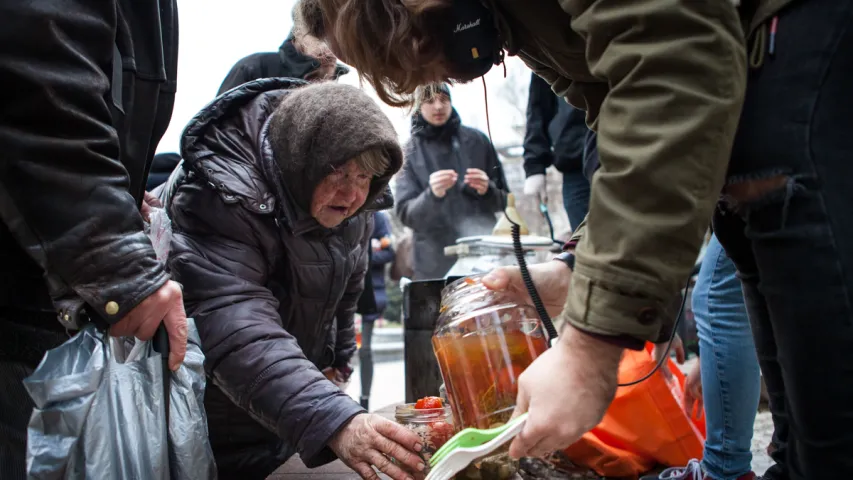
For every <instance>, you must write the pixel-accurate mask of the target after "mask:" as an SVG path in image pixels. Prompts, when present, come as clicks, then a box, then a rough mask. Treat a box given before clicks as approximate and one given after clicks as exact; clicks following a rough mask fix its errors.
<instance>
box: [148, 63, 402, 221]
mask: <svg viewBox="0 0 853 480" xmlns="http://www.w3.org/2000/svg"><path fill="white" fill-rule="evenodd" d="M305 85H307V83H306V82H304V81H302V80H296V79H293V78H265V79H259V80H255V81H252V82H248V83H245V84H243V85H241V86H240V87H238V88H235V89H233V90H230V91H228V92H227V93H225V94H223V95H221V96H219V97H217V98H216V99H214V100H213V101H212V102H211V103H210V104H208V105H207V106H206V107H205V108H203V109H202V110H201V111H200V112H199V113H198V114H196V116H195V117H194V118H193V119H192V120H191V121H190V122H189V124H188V125H187V127H186V128H185V129H184V133H183V135H182V137H181V156H182V157H183V160H184V161H183V164H182V165H183V170H184V171H186V172H187V173H188V174H191V175H198V176H199V177H201V178H202V179H204V180H205V181H206V182H207V183H208V185H209V186H210V187H211V188H213V189H215V190H216V191H218V192H219V194H220V195H221V197H222V199H223V201H225V202H226V203H241V204H242V205H243V206H244V207H245V208H247V209H248V210H250V211H252V212H255V213H258V214H269V215H273V214H274V215H276V218H278V219H280V220H282V221H283V222H284V223H285V224H286V226H288V227H289V228H290V229H291V230H292V231H294V232H296V231H300V232H302V231H307V230H311V229H314V228H319V224H318V223H317V222H316V221H315V220H314V219H313V218H312V217H311V216H310V214H309V213H308V212H307V211H306V210H305V209H304V208H300V206H299V205H298V203H297V202H296V200H295V196H296V195H293V193H295V192H290V191H289V190H290V184H288V185H285V184H284V182H283V178H285V176H284V175H282V174H281V173H283V172H281V173H279V165H278V164H279V162H278V161H276V160H275V159H274V158H273V153H272V149H271V148H270V142H269V139H268V138H267V135H268V124H269V120H270V118H271V116H272V115H273V113H274V112H275V111H276V108H277V107H278V106H279V104H280V103H281V102H282V100H283V99H284V98H286V97H288V96H289V95H291V94H293V93H294V92H297V91H299V89H300V87H304V86H305ZM324 85H325V84H324ZM306 88H307V87H306ZM349 88H353V87H349ZM365 98H366V97H365ZM368 100H369V99H368ZM377 109H378V107H377ZM307 117H311V115H307ZM304 118H306V115H305V112H301V111H300V112H298V113H297V114H296V118H294V119H291V120H293V121H294V123H297V124H301V122H299V120H300V119H304ZM385 121H386V122H387V121H388V120H387V118H386V119H385ZM361 122H362V123H359V124H358V126H359V127H362V126H364V118H362V119H361ZM389 124H390V122H389ZM354 129H355V128H354V127H351V128H350V129H348V130H347V133H348V134H350V135H352V136H353V138H354V139H356V138H360V139H364V138H365V137H366V136H368V135H369V134H368V133H367V132H370V131H371V130H370V129H369V128H362V129H361V130H362V131H364V132H365V134H363V135H358V134H357V133H353V132H352V130H354ZM312 138H313V137H312ZM336 138H340V137H336ZM305 142H308V140H304V142H303V143H305ZM318 143H320V144H324V145H332V144H335V142H333V141H332V140H330V139H328V138H327V139H324V141H321V142H318ZM391 150H393V149H391ZM399 151H400V149H399V146H397V152H398V153H399ZM389 157H391V159H390V164H391V165H390V167H389V172H388V173H387V174H386V175H385V176H383V177H381V178H377V179H375V180H374V182H373V183H372V184H371V192H370V196H369V197H368V199H367V201H366V202H365V206H364V207H362V210H368V211H372V210H384V209H387V208H390V207H391V206H392V205H393V197H392V195H391V191H390V188H389V187H388V181H389V180H390V177H391V175H393V173H394V172H396V171H397V170H398V169H399V168H400V167H401V166H402V154H398V155H396V156H395V155H389ZM287 158H288V161H285V164H286V165H287V166H288V167H287V168H288V172H289V173H290V174H291V175H295V174H297V173H300V174H301V172H303V171H306V170H312V169H311V168H309V167H311V166H312V165H313V161H312V159H311V158H309V157H300V156H292V155H288V157H287ZM175 178H176V175H173V179H172V180H170V183H173V182H174V181H176V180H175ZM288 183H290V182H288ZM315 185H316V184H315ZM170 187H172V188H167V189H166V192H167V193H165V195H164V196H165V198H166V199H168V198H169V197H170V196H171V194H172V192H173V191H174V186H173V185H171V186H170ZM312 193H313V190H312Z"/></svg>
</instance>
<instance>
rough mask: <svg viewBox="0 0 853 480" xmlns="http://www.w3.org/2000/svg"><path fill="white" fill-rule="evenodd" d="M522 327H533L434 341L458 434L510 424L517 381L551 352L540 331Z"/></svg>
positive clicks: (497, 328)
mask: <svg viewBox="0 0 853 480" xmlns="http://www.w3.org/2000/svg"><path fill="white" fill-rule="evenodd" d="M494 314H497V312H495V313H494ZM523 324H526V325H527V326H528V327H529V325H530V322H529V321H527V322H519V323H512V322H510V323H505V324H503V325H491V326H489V327H487V328H485V329H482V330H476V331H469V332H465V333H462V332H459V333H457V332H452V333H450V332H448V333H444V334H442V335H436V336H434V337H433V340H432V341H433V349H434V350H435V354H436V357H437V359H438V363H439V367H440V368H441V372H442V377H443V378H444V383H445V387H446V388H447V396H448V402H449V403H450V406H451V407H452V410H453V418H454V423H455V424H456V425H457V429H462V428H466V427H475V428H491V427H493V426H496V425H499V424H502V423H506V422H507V421H508V420H509V418H510V416H511V415H512V411H513V409H514V407H515V397H516V395H517V393H518V376H519V375H520V374H521V372H523V371H524V369H526V368H527V367H528V365H530V364H531V363H532V362H533V360H535V359H536V357H538V356H539V355H541V354H542V353H543V352H545V350H546V349H547V348H548V345H547V341H546V338H545V336H544V334H543V332H542V329H541V328H537V329H536V331H535V332H534V333H525V332H524V331H522V325H523Z"/></svg>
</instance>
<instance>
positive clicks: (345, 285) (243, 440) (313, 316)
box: [161, 78, 402, 473]
mask: <svg viewBox="0 0 853 480" xmlns="http://www.w3.org/2000/svg"><path fill="white" fill-rule="evenodd" d="M298 84H301V82H296V81H294V80H288V79H279V78H274V79H266V80H258V81H255V82H250V83H247V84H243V85H242V86H241V87H239V88H236V89H233V90H230V91H228V92H227V93H226V94H224V95H222V96H220V97H218V98H217V99H216V100H214V101H213V102H212V103H211V104H210V105H209V106H208V107H206V109H205V110H204V111H202V112H201V113H199V114H198V115H197V116H196V117H195V119H194V120H193V121H192V122H190V124H189V125H188V126H187V129H186V130H185V132H184V137H183V140H182V152H181V153H182V157H183V159H184V160H183V164H182V165H183V167H182V168H180V169H178V171H176V172H175V174H173V175H172V178H170V179H169V182H168V183H167V184H166V185H165V186H164V189H163V191H162V192H161V198H162V200H163V201H164V204H165V205H166V206H167V208H168V211H169V214H170V217H171V219H172V222H173V229H174V239H173V243H172V252H171V253H170V259H169V266H170V269H171V271H172V273H173V275H174V276H175V279H176V280H177V281H179V282H181V283H182V284H183V286H184V299H185V303H186V309H187V315H188V316H191V317H193V318H195V320H196V325H197V326H198V329H199V334H200V337H201V341H202V347H203V350H204V353H205V355H206V359H205V368H206V370H207V373H208V375H209V377H210V379H211V382H210V383H209V384H208V390H215V391H212V392H210V393H209V394H208V395H207V397H206V408H207V409H208V412H210V419H209V423H210V425H211V427H210V430H211V442H212V444H213V446H214V453H216V454H217V458H218V460H217V461H219V453H220V452H218V451H217V445H218V444H220V443H223V442H230V443H237V444H240V445H243V446H244V449H245V452H243V455H246V456H247V457H251V456H253V455H254V456H263V455H266V454H269V450H268V447H266V446H264V445H262V444H261V442H260V439H259V438H258V435H260V433H258V432H259V428H258V427H262V428H260V430H268V431H271V432H274V433H275V434H277V435H278V437H279V438H280V439H282V440H284V442H285V443H288V444H289V445H291V446H292V447H293V448H295V449H296V450H297V451H298V452H299V453H300V455H301V457H302V460H303V461H304V462H305V463H306V465H308V466H317V465H320V464H322V463H325V462H328V461H331V460H332V459H334V454H333V453H332V452H331V450H329V449H328V448H327V447H326V444H327V443H328V441H329V439H330V438H331V437H332V435H333V434H335V433H336V432H337V431H338V430H339V429H340V428H341V427H342V426H343V425H344V423H345V422H347V421H348V420H349V419H350V418H352V417H353V416H354V415H356V414H358V413H360V412H362V411H363V409H362V408H361V407H360V406H359V404H358V403H356V402H355V401H353V400H352V399H351V398H350V397H349V396H347V395H346V394H345V393H343V392H342V391H340V390H339V389H338V388H337V387H336V386H335V385H334V384H332V383H331V382H329V381H328V380H326V378H325V377H324V376H323V374H322V373H321V372H320V370H322V369H323V368H325V367H329V366H335V367H339V366H344V365H346V364H347V363H348V362H349V360H350V358H351V357H352V355H353V354H354V353H355V351H356V342H355V329H354V324H353V314H354V312H355V308H356V302H357V300H358V298H359V296H360V294H361V291H362V284H363V282H364V279H365V276H366V274H367V271H368V265H367V252H368V249H369V242H370V234H371V232H372V231H373V219H372V218H373V217H372V215H373V214H372V212H373V210H376V209H380V208H389V207H390V206H391V205H392V203H393V200H392V198H391V193H390V190H388V188H387V183H388V180H389V179H390V176H391V175H390V174H389V175H387V177H384V178H380V179H377V180H374V182H373V183H372V185H371V194H370V196H369V197H368V202H370V203H368V204H366V205H365V207H363V209H362V211H361V212H359V213H357V214H356V215H355V216H353V217H351V218H350V219H348V220H346V221H345V222H344V223H343V224H341V225H340V226H338V227H336V228H335V229H331V230H330V229H326V228H324V227H321V226H320V225H319V224H318V223H317V222H316V221H315V220H314V219H313V218H312V217H311V216H310V215H309V214H308V213H307V212H306V211H305V210H304V209H301V208H299V207H298V206H297V204H296V203H295V201H294V197H293V196H291V192H290V191H289V189H288V186H287V185H285V184H284V182H283V181H282V180H281V178H282V177H281V174H280V173H277V172H278V169H277V167H275V165H276V163H275V162H276V160H275V159H274V158H273V155H272V153H271V151H270V147H269V142H268V136H267V127H266V126H265V125H266V122H267V119H268V118H269V116H270V115H271V114H272V112H273V111H274V110H275V108H276V106H277V105H278V104H279V102H280V101H281V100H282V99H283V98H284V97H285V96H286V95H288V94H289V90H288V88H292V87H293V86H294V85H298ZM359 128H360V129H361V130H360V132H362V133H361V134H363V135H364V136H365V137H364V138H367V137H368V136H370V135H373V136H374V137H375V132H374V131H372V130H371V125H369V122H368V123H367V124H365V125H363V126H361V127H359ZM388 128H389V129H392V128H391V127H390V123H389V124H388ZM392 130H393V129H392ZM356 135H358V134H356ZM352 140H353V141H362V140H364V139H363V138H354V139H352ZM365 141H366V140H365ZM398 151H399V148H398ZM312 161H313V162H314V163H315V164H316V163H317V162H319V160H312ZM396 161H397V162H398V163H397V165H395V166H393V165H392V166H393V167H394V168H393V171H396V170H397V169H398V168H399V163H401V161H402V160H401V158H397V159H396ZM306 163H308V162H307V161H306ZM318 168H320V167H318ZM297 177H298V174H297ZM298 178H301V177H298ZM295 181H299V180H298V179H297V180H295ZM371 199H372V200H371ZM223 394H224V395H223ZM227 399H230V402H233V403H234V404H235V405H237V406H239V407H240V410H242V412H240V413H239V414H235V415H230V414H227V413H223V416H222V417H218V416H217V413H216V412H228V408H227V406H223V405H209V404H208V402H211V401H218V402H223V401H225V402H227V401H228V400H227ZM245 412H248V415H246V414H245ZM217 432H220V433H221V435H222V436H223V437H229V438H227V439H226V438H215V437H216V436H217V435H218V433H217ZM225 453H227V452H225ZM267 473H271V472H267Z"/></svg>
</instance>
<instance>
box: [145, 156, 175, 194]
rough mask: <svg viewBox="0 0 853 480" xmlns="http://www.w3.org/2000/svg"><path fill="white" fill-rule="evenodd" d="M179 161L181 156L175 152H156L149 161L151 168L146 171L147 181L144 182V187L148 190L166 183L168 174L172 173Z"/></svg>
mask: <svg viewBox="0 0 853 480" xmlns="http://www.w3.org/2000/svg"><path fill="white" fill-rule="evenodd" d="M179 163H181V156H180V155H178V154H177V153H158V154H157V155H154V161H152V162H151V170H150V171H149V172H148V181H147V182H146V183H145V189H146V190H148V191H149V192H150V191H152V190H154V189H155V188H157V187H159V186H160V185H162V184H164V183H166V180H168V179H169V175H171V174H172V172H173V171H174V170H175V167H177V166H178V164H179Z"/></svg>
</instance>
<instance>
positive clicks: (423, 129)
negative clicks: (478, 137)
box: [411, 108, 462, 139]
mask: <svg viewBox="0 0 853 480" xmlns="http://www.w3.org/2000/svg"><path fill="white" fill-rule="evenodd" d="M461 125H462V119H461V118H460V117H459V113H457V112H456V108H453V109H452V110H451V111H450V118H449V119H447V122H446V123H445V124H444V125H442V126H440V127H437V126H435V125H433V124H431V123H429V122H427V121H426V119H425V118H424V117H423V115H421V112H420V111H418V112H416V113H415V114H414V115H412V130H411V132H412V136H418V137H423V138H442V139H447V138H451V137H453V136H454V135H456V132H458V131H459V127H460V126H461Z"/></svg>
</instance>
